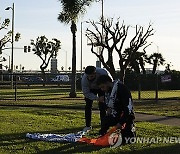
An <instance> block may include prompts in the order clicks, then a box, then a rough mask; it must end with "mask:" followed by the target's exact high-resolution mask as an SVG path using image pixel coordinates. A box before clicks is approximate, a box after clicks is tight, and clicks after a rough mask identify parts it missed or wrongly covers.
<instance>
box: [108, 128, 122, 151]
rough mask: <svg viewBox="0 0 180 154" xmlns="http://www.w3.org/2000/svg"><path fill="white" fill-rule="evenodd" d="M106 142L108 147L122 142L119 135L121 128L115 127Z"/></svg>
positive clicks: (114, 146)
mask: <svg viewBox="0 0 180 154" xmlns="http://www.w3.org/2000/svg"><path fill="white" fill-rule="evenodd" d="M108 142H109V145H110V147H112V148H116V147H118V146H120V145H121V144H122V135H121V130H120V129H117V130H116V131H115V132H113V133H112V134H111V135H110V136H109V138H108Z"/></svg>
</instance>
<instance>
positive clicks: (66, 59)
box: [61, 49, 67, 71]
mask: <svg viewBox="0 0 180 154" xmlns="http://www.w3.org/2000/svg"><path fill="white" fill-rule="evenodd" d="M61 50H62V51H64V52H66V62H65V70H66V71H67V51H66V50H64V49H61Z"/></svg>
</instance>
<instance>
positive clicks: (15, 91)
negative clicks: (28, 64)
mask: <svg viewBox="0 0 180 154" xmlns="http://www.w3.org/2000/svg"><path fill="white" fill-rule="evenodd" d="M14 99H15V101H17V75H15V84H14Z"/></svg>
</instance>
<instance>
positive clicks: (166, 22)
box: [0, 0, 180, 70]
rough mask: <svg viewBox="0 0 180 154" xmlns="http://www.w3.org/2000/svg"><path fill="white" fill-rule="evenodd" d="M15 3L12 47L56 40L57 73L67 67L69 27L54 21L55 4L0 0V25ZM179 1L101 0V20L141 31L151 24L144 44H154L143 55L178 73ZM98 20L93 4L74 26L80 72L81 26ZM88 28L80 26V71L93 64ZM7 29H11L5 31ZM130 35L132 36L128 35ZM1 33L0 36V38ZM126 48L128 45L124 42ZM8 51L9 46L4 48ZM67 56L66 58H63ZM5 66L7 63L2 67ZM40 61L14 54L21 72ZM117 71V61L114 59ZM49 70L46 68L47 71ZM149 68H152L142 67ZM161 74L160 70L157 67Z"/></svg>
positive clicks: (98, 11)
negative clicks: (58, 45)
mask: <svg viewBox="0 0 180 154" xmlns="http://www.w3.org/2000/svg"><path fill="white" fill-rule="evenodd" d="M13 2H14V3H15V32H20V33H21V39H20V41H19V42H15V43H14V46H15V47H20V48H21V47H24V46H25V45H30V40H31V39H36V38H37V37H38V36H42V35H45V36H46V37H47V38H48V39H49V40H51V39H52V38H57V39H60V40H61V45H62V49H61V50H60V51H59V54H58V56H57V59H58V69H59V70H61V67H62V66H64V67H65V66H66V61H67V67H71V59H72V34H71V31H70V25H67V24H64V23H61V22H59V21H58V20H57V17H58V14H59V12H60V11H61V5H60V2H59V1H58V0H31V1H24V0H14V1H12V0H0V17H1V22H2V21H3V19H5V18H10V19H11V18H12V11H11V10H9V11H5V8H7V7H8V6H12V3H13ZM179 8H180V1H179V0H151V1H149V0H136V1H134V0H104V16H105V17H106V18H112V17H114V19H115V20H116V19H117V18H118V17H120V21H123V20H124V23H125V24H127V25H131V26H135V25H137V24H138V25H141V26H144V27H145V28H146V27H147V26H148V24H149V23H150V22H151V23H152V24H153V25H152V26H153V28H154V30H155V34H154V36H152V37H151V38H149V39H148V42H149V43H150V42H154V43H153V44H152V45H151V46H150V47H149V48H148V49H147V53H148V54H151V53H153V52H157V51H158V52H161V53H162V55H163V57H164V58H165V59H166V62H167V63H170V62H171V65H172V69H176V70H180V60H179V59H180V43H179V41H180V28H179V27H180V9H179ZM100 16H101V3H100V2H99V3H93V4H92V5H91V6H90V7H89V8H87V12H86V13H85V15H83V16H82V17H80V18H79V20H78V23H77V69H78V70H79V69H80V51H81V50H80V44H81V41H80V40H81V39H80V36H81V32H80V28H81V24H80V23H81V22H82V21H87V20H94V21H98V19H99V18H100ZM88 27H89V25H88V24H87V23H83V67H85V66H87V65H95V64H96V60H97V58H96V56H95V55H94V54H92V53H91V51H90V46H87V38H86V36H85V30H86V29H87V28H88ZM9 29H11V27H9ZM130 35H132V34H130ZM2 36H3V33H2V32H1V33H0V37H2ZM127 45H128V42H127ZM7 47H11V44H7ZM66 52H67V58H66ZM8 55H11V50H4V55H3V56H4V57H6V58H8ZM4 64H5V65H8V61H7V62H5V63H4ZM40 64H41V60H40V59H39V58H38V57H37V56H36V55H34V54H33V52H31V53H24V51H23V49H15V50H14V65H17V66H20V65H21V66H24V67H25V69H30V70H39V66H40ZM115 65H116V69H118V68H119V67H118V59H115ZM48 68H50V67H48ZM146 68H152V66H146ZM159 69H161V70H163V69H164V67H159Z"/></svg>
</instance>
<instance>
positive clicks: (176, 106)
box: [134, 100, 180, 118]
mask: <svg viewBox="0 0 180 154" xmlns="http://www.w3.org/2000/svg"><path fill="white" fill-rule="evenodd" d="M134 107H135V111H136V112H139V113H147V114H154V115H162V116H172V117H178V118H180V100H159V101H158V102H156V101H142V102H135V103H134Z"/></svg>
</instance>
